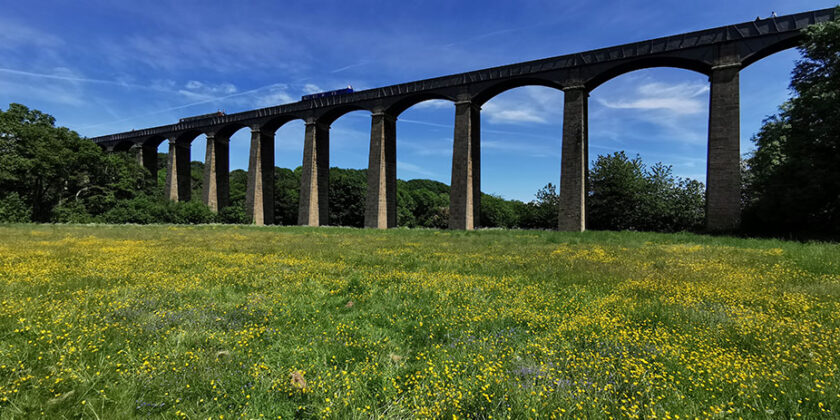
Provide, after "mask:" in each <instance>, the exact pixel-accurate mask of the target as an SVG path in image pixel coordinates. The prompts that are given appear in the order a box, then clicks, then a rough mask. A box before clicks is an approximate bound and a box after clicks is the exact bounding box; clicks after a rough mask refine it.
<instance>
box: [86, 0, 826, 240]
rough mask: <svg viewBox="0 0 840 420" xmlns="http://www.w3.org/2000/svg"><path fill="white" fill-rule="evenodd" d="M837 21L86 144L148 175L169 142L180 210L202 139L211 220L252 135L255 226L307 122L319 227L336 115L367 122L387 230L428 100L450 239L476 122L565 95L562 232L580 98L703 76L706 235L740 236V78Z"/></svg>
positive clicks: (581, 215) (577, 157)
mask: <svg viewBox="0 0 840 420" xmlns="http://www.w3.org/2000/svg"><path fill="white" fill-rule="evenodd" d="M834 14H835V11H834V9H823V10H815V11H810V12H803V13H798V14H793V15H786V16H779V17H773V18H768V19H757V20H755V21H752V22H746V23H740V24H736V25H730V26H723V27H719V28H713V29H706V30H702V31H697V32H690V33H686V34H681V35H673V36H668V37H664V38H657V39H652V40H647V41H641V42H635V43H631V44H625V45H620V46H615V47H610V48H603V49H599V50H593V51H587V52H582V53H576V54H569V55H563V56H559V57H552V58H546V59H542V60H535V61H528V62H524V63H517V64H510V65H505V66H500V67H493V68H489V69H484V70H476V71H471V72H466V73H460V74H455V75H450V76H443V77H437V78H433V79H427V80H421V81H416V82H410V83H403V84H398V85H393V86H386V87H381V88H375V89H369V90H364V91H359V92H355V93H351V94H346V95H340V96H332V97H326V98H318V99H312V100H307V101H300V102H295V103H291V104H284V105H278V106H273V107H268V108H262V109H256V110H252V111H245V112H239V113H235V114H228V115H219V116H212V117H207V118H202V119H195V120H190V121H185V122H181V123H178V124H171V125H164V126H159V127H153V128H147V129H142V130H136V131H130V132H124V133H118V134H112V135H108V136H102V137H96V138H93V139H91V140H92V141H94V142H95V143H97V144H98V145H100V146H101V147H103V148H105V149H106V150H109V151H128V150H130V149H133V150H136V151H137V155H138V159H140V161H141V163H142V164H143V165H144V166H145V167H146V168H148V169H149V170H150V171H151V172H152V173H153V174H154V173H156V170H157V148H158V145H160V143H161V142H163V141H164V140H168V141H169V152H170V153H169V162H168V165H167V168H168V169H167V181H166V183H167V184H166V194H167V197H169V198H170V199H172V200H181V201H185V200H189V198H190V197H189V195H190V172H189V171H190V169H189V162H190V143H191V142H192V140H193V139H195V138H196V137H198V136H199V135H201V134H205V135H206V136H207V154H206V165H205V174H204V192H203V196H204V201H205V203H207V204H208V205H209V206H210V207H211V208H212V209H214V210H218V209H220V208H222V207H224V206H225V205H226V204H227V202H228V183H229V179H228V178H229V176H228V175H229V174H228V172H229V171H228V168H229V157H228V153H229V145H228V141H229V139H230V136H231V135H232V134H233V133H234V132H236V131H237V130H239V129H241V128H244V127H249V128H250V129H251V153H250V162H249V168H248V187H247V188H248V191H247V197H246V207H247V209H246V210H247V212H248V215H249V217H250V218H251V220H252V222H254V223H257V224H263V223H271V221H273V220H274V199H273V194H274V188H273V185H272V183H273V179H274V174H273V172H274V132H275V131H276V130H277V129H278V128H279V127H280V126H282V125H283V124H285V123H287V122H289V121H292V120H296V119H300V120H304V121H305V122H306V135H305V136H306V138H305V142H304V154H303V174H302V176H301V190H300V210H299V219H298V222H299V224H302V225H316V226H317V225H324V224H327V221H328V220H329V219H328V217H327V216H328V214H327V211H328V210H327V209H328V203H327V197H328V195H327V191H328V189H329V126H330V124H332V122H334V121H335V120H336V119H337V118H339V117H340V116H342V115H344V114H345V113H348V112H351V111H356V110H367V111H370V112H371V114H372V124H371V144H370V156H369V167H368V192H367V202H366V209H365V226H366V227H378V228H388V227H393V226H396V119H397V117H398V116H399V115H400V113H402V112H403V111H404V110H406V109H407V108H409V107H411V106H412V105H414V104H417V103H419V102H422V101H425V100H429V99H444V100H449V101H452V102H454V103H455V108H456V110H455V132H454V139H453V158H452V182H451V192H450V228H454V229H472V228H473V227H474V226H475V221H476V220H478V212H479V205H480V185H481V183H480V152H479V151H480V110H481V105H483V104H484V103H485V102H487V101H488V100H490V99H491V98H493V97H494V96H495V95H497V94H499V93H501V92H504V91H506V90H508V89H512V88H515V87H520V86H527V85H540V86H548V87H553V88H556V89H560V90H563V91H564V92H565V95H564V96H565V104H564V109H563V139H562V146H561V147H562V150H561V177H560V209H559V225H558V226H559V228H560V229H561V230H571V231H581V230H583V229H584V227H585V211H584V210H585V197H586V192H585V189H584V187H585V182H584V179H585V176H586V171H587V165H588V162H587V161H588V131H589V130H588V126H587V125H588V121H587V113H588V111H587V110H588V96H589V92H590V91H591V90H593V89H594V88H596V87H598V86H599V85H600V84H602V83H604V82H606V81H608V80H610V79H612V78H614V77H617V76H619V75H621V74H624V73H628V72H631V71H634V70H640V69H645V68H651V67H677V68H682V69H688V70H693V71H696V72H699V73H702V74H705V75H707V76H709V80H710V83H711V90H710V104H709V107H710V108H709V139H708V157H707V171H706V187H707V188H706V197H707V200H706V226H707V228H708V229H709V230H711V231H726V230H732V229H735V228H737V227H738V224H739V219H740V187H741V182H740V157H741V156H740V120H739V119H740V101H739V94H740V93H739V72H740V70H741V69H743V68H745V67H747V66H749V65H750V64H752V63H754V62H756V61H758V60H760V59H762V58H764V57H766V56H768V55H771V54H774V53H776V52H779V51H782V50H785V49H788V48H792V47H795V46H796V45H797V44H798V42H799V41H800V39H801V38H802V29H804V28H805V27H807V26H808V25H812V24H815V23H820V22H825V21H829V20H832V19H834Z"/></svg>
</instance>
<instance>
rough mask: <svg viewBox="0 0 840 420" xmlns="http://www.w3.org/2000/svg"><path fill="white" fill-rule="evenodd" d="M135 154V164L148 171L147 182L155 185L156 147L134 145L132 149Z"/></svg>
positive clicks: (156, 169)
mask: <svg viewBox="0 0 840 420" xmlns="http://www.w3.org/2000/svg"><path fill="white" fill-rule="evenodd" d="M132 150H134V153H136V154H137V163H139V164H140V166H142V167H144V168H146V170H147V171H149V181H151V182H154V183H157V171H158V168H157V165H158V154H157V147H154V146H151V145H144V144H135V145H134V146H133V147H132Z"/></svg>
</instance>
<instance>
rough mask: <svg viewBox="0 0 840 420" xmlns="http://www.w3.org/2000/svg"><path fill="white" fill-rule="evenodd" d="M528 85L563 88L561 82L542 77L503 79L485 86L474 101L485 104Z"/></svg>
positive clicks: (477, 103) (479, 104) (481, 104)
mask: <svg viewBox="0 0 840 420" xmlns="http://www.w3.org/2000/svg"><path fill="white" fill-rule="evenodd" d="M526 86H543V87H547V88H552V89H556V90H562V89H563V87H562V86H561V85H560V84H559V83H557V82H555V81H553V80H549V79H541V78H537V77H517V78H514V79H508V80H505V81H502V82H500V83H497V84H495V85H493V86H490V87H488V88H485V89H484V90H482V91H481V92H479V93H478V94H476V95H475V96H474V97H473V102H474V103H475V104H476V105H478V106H483V105H484V103H486V102H487V101H490V100H492V99H493V98H495V97H496V96H498V95H500V94H502V93H504V92H507V91H509V90H513V89H517V88H520V87H526Z"/></svg>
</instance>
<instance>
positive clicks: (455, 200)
mask: <svg viewBox="0 0 840 420" xmlns="http://www.w3.org/2000/svg"><path fill="white" fill-rule="evenodd" d="M480 144H481V108H480V107H478V106H476V105H475V104H473V103H472V102H471V101H459V102H456V103H455V138H454V142H453V146H452V187H451V188H450V190H449V228H450V229H466V230H472V229H474V228H475V226H476V225H478V222H479V213H480V209H481V149H480Z"/></svg>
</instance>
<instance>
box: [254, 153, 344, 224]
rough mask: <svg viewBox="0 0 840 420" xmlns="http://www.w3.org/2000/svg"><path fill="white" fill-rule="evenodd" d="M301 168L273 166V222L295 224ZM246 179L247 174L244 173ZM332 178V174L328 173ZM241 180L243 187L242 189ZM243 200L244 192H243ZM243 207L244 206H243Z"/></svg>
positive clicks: (296, 220)
mask: <svg viewBox="0 0 840 420" xmlns="http://www.w3.org/2000/svg"><path fill="white" fill-rule="evenodd" d="M301 171H302V168H300V167H298V168H297V169H295V170H291V169H287V168H277V167H275V168H274V224H278V225H296V224H297V222H298V209H299V207H300V206H299V203H300V174H301ZM243 174H244V177H243V178H244V179H246V180H247V178H248V174H247V173H244V172H243ZM330 177H331V178H332V174H330ZM244 185H245V184H244V181H243V189H244ZM243 202H244V192H243ZM243 208H244V207H243Z"/></svg>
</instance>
